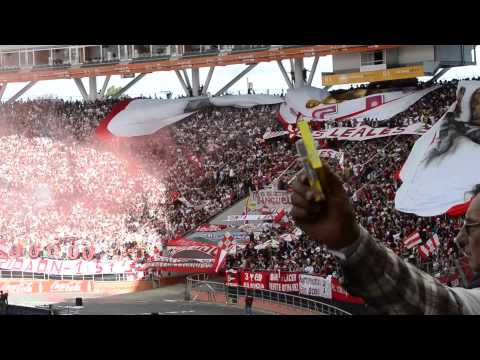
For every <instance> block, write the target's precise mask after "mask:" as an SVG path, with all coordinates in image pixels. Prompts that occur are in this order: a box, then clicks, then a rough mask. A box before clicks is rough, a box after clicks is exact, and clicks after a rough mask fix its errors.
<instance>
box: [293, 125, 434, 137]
mask: <svg viewBox="0 0 480 360" xmlns="http://www.w3.org/2000/svg"><path fill="white" fill-rule="evenodd" d="M289 131H290V132H291V136H292V137H295V136H296V137H299V136H300V135H299V131H298V129H290V130H289ZM426 131H427V129H426V128H425V126H424V125H423V124H421V123H416V124H412V125H409V126H406V127H394V128H389V127H378V128H373V127H370V126H358V127H339V128H331V129H326V130H312V134H313V137H314V138H315V139H337V140H346V141H363V140H371V139H379V138H383V137H387V136H396V135H423V134H425V132H426Z"/></svg>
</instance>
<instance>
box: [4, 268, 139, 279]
mask: <svg viewBox="0 0 480 360" xmlns="http://www.w3.org/2000/svg"><path fill="white" fill-rule="evenodd" d="M132 275H133V274H132V273H120V274H95V275H51V274H41V273H32V272H24V271H12V270H0V279H26V280H29V279H31V280H95V281H127V280H130V277H131V276H132Z"/></svg>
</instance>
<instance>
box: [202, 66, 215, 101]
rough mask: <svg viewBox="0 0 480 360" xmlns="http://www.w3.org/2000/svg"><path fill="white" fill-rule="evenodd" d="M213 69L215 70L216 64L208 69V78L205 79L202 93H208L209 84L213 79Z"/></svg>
mask: <svg viewBox="0 0 480 360" xmlns="http://www.w3.org/2000/svg"><path fill="white" fill-rule="evenodd" d="M213 70H215V66H212V67H210V69H209V70H208V75H207V80H205V85H203V92H202V95H207V90H208V86H209V85H210V80H211V79H212V75H213Z"/></svg>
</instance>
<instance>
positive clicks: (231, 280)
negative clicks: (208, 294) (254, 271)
mask: <svg viewBox="0 0 480 360" xmlns="http://www.w3.org/2000/svg"><path fill="white" fill-rule="evenodd" d="M225 277H226V279H225V285H227V286H238V285H239V284H240V278H239V277H240V273H239V272H238V271H237V270H229V271H226V272H225Z"/></svg>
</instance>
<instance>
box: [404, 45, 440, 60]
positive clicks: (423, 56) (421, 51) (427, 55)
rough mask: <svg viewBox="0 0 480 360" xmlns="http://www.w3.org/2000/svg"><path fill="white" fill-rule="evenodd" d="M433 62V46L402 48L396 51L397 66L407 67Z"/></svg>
mask: <svg viewBox="0 0 480 360" xmlns="http://www.w3.org/2000/svg"><path fill="white" fill-rule="evenodd" d="M434 60H435V51H434V46H433V45H411V46H402V47H401V48H399V49H398V64H399V65H409V64H415V63H421V62H425V61H434Z"/></svg>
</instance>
